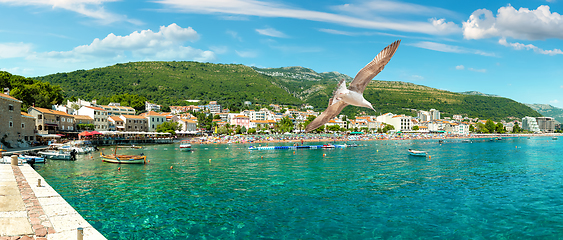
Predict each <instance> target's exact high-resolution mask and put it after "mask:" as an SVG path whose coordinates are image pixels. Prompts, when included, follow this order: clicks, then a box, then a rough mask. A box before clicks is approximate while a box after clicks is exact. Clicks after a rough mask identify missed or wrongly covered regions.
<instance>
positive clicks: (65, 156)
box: [37, 150, 76, 161]
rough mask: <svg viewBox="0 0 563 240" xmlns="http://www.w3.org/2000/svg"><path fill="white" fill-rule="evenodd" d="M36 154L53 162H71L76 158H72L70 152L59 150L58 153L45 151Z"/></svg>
mask: <svg viewBox="0 0 563 240" xmlns="http://www.w3.org/2000/svg"><path fill="white" fill-rule="evenodd" d="M37 154H39V155H41V156H42V157H44V158H47V159H53V160H71V161H75V160H76V158H73V157H72V154H71V153H70V152H65V151H63V150H59V151H55V150H47V151H42V152H38V153H37Z"/></svg>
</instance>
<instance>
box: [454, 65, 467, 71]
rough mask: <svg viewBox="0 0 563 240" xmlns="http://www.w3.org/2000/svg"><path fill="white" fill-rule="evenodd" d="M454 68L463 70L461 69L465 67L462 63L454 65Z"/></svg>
mask: <svg viewBox="0 0 563 240" xmlns="http://www.w3.org/2000/svg"><path fill="white" fill-rule="evenodd" d="M455 69H457V70H463V69H465V67H464V66H463V65H458V66H455Z"/></svg>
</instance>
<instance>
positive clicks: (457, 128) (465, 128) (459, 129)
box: [445, 123, 469, 135]
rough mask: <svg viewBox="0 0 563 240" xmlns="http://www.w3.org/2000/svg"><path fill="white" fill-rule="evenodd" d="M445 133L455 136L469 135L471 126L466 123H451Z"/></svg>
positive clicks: (447, 125)
mask: <svg viewBox="0 0 563 240" xmlns="http://www.w3.org/2000/svg"><path fill="white" fill-rule="evenodd" d="M445 131H446V132H447V133H450V134H455V135H468V134H469V125H467V124H465V123H449V124H446V128H445Z"/></svg>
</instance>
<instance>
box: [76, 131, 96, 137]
mask: <svg viewBox="0 0 563 240" xmlns="http://www.w3.org/2000/svg"><path fill="white" fill-rule="evenodd" d="M92 135H93V134H92V133H89V132H88V131H84V132H81V133H79V134H78V136H84V137H86V136H92Z"/></svg>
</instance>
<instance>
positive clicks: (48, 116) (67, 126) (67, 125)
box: [27, 107, 76, 134]
mask: <svg viewBox="0 0 563 240" xmlns="http://www.w3.org/2000/svg"><path fill="white" fill-rule="evenodd" d="M27 113H28V114H29V115H31V116H33V117H35V119H36V121H35V128H36V129H37V132H38V133H39V134H57V133H63V134H64V132H74V131H76V124H75V122H74V116H73V115H70V114H68V113H65V112H61V111H57V110H51V109H46V108H40V107H29V108H28V109H27Z"/></svg>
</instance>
